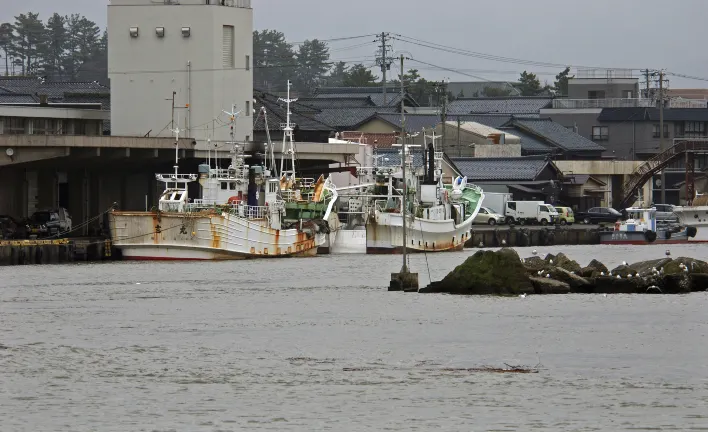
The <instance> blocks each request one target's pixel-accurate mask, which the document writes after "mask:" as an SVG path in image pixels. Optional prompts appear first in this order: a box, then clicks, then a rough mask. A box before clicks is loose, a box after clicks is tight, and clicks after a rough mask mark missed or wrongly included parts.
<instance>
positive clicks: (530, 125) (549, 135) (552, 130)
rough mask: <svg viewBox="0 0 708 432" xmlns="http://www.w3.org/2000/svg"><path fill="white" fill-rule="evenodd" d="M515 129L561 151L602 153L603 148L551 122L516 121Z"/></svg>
mask: <svg viewBox="0 0 708 432" xmlns="http://www.w3.org/2000/svg"><path fill="white" fill-rule="evenodd" d="M513 125H514V126H515V127H516V128H519V129H521V130H523V131H526V132H528V133H531V134H534V135H536V136H538V137H540V138H542V139H544V140H545V141H546V143H547V144H551V145H553V146H555V147H557V148H559V149H561V150H565V151H579V152H603V151H605V150H606V149H605V147H603V146H601V145H600V144H597V143H595V142H594V141H591V140H589V139H587V138H585V137H584V136H582V135H579V134H577V133H575V132H573V131H572V130H570V129H568V128H566V127H565V126H563V125H561V124H559V123H556V122H554V121H552V120H546V119H542V120H541V119H539V120H531V119H523V120H520V119H516V120H514V122H513Z"/></svg>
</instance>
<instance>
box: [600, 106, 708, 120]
mask: <svg viewBox="0 0 708 432" xmlns="http://www.w3.org/2000/svg"><path fill="white" fill-rule="evenodd" d="M597 120H598V121H601V122H626V121H651V122H657V121H659V109H658V108H605V109H603V110H602V112H601V113H600V115H599V116H598V118H597ZM664 121H669V122H673V121H699V122H705V121H708V108H666V109H664Z"/></svg>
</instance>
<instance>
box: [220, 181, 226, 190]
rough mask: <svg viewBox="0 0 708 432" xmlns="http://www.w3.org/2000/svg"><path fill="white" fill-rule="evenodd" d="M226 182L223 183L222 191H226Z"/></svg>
mask: <svg viewBox="0 0 708 432" xmlns="http://www.w3.org/2000/svg"><path fill="white" fill-rule="evenodd" d="M226 188H227V186H226V182H221V190H226Z"/></svg>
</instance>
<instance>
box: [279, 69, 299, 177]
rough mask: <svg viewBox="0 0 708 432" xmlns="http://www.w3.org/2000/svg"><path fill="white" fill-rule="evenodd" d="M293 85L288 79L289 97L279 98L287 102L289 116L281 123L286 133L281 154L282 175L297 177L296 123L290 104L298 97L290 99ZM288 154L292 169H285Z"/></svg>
mask: <svg viewBox="0 0 708 432" xmlns="http://www.w3.org/2000/svg"><path fill="white" fill-rule="evenodd" d="M291 85H292V83H291V82H290V80H288V97H287V99H283V98H278V100H279V101H283V102H285V104H286V110H287V114H286V115H287V116H286V119H285V121H286V123H285V124H284V125H281V127H282V128H283V131H284V133H283V150H282V153H281V155H280V175H281V176H282V175H288V174H289V175H291V176H292V178H293V179H294V178H295V147H294V144H293V141H294V140H293V130H294V127H295V125H294V124H293V123H291V122H290V116H291V115H292V113H291V112H290V104H291V103H293V102H296V101H297V99H290V86H291ZM286 141H288V149H287V153H286V150H285V142H286ZM286 154H289V155H290V163H291V164H292V171H285V168H284V166H283V165H284V162H285V155H286Z"/></svg>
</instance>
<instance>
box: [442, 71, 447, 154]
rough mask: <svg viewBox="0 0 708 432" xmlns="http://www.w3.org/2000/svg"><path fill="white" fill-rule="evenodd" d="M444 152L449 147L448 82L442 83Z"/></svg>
mask: <svg viewBox="0 0 708 432" xmlns="http://www.w3.org/2000/svg"><path fill="white" fill-rule="evenodd" d="M441 87H442V92H443V94H442V111H441V117H442V118H441V120H442V151H443V152H444V151H445V146H446V145H447V82H445V80H443V81H442V84H441Z"/></svg>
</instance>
